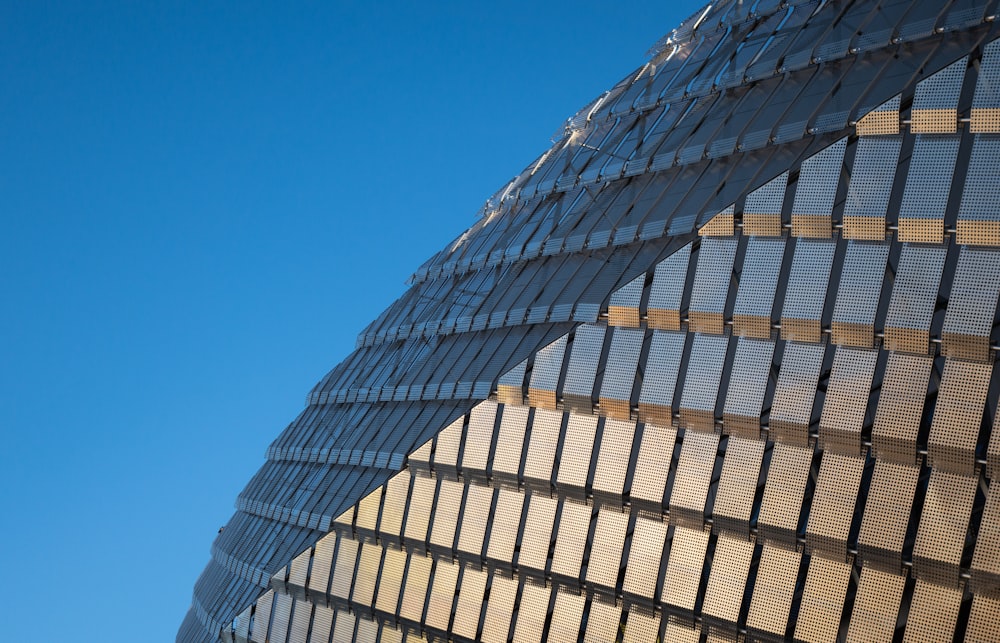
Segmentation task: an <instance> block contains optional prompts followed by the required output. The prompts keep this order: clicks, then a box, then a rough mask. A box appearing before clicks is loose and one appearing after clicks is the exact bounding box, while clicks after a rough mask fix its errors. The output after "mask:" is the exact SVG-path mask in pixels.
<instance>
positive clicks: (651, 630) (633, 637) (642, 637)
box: [622, 606, 660, 643]
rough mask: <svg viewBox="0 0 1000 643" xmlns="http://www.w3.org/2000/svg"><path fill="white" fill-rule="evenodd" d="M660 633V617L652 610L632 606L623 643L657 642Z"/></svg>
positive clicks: (626, 622) (623, 635)
mask: <svg viewBox="0 0 1000 643" xmlns="http://www.w3.org/2000/svg"><path fill="white" fill-rule="evenodd" d="M659 633H660V615H659V614H658V613H656V612H653V611H651V610H647V609H643V608H641V607H638V606H632V608H631V609H629V612H628V620H626V621H625V632H624V633H623V634H622V643H642V642H643V641H655V640H657V638H658V636H659Z"/></svg>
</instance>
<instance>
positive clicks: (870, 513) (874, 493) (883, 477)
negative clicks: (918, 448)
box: [858, 460, 920, 574]
mask: <svg viewBox="0 0 1000 643" xmlns="http://www.w3.org/2000/svg"><path fill="white" fill-rule="evenodd" d="M919 477H920V468H919V467H916V466H910V465H905V464H894V463H892V462H883V461H881V460H876V461H875V468H874V473H873V475H872V480H871V484H870V486H869V488H868V501H867V503H866V504H865V513H864V517H863V518H862V520H861V530H860V532H859V534H858V553H859V556H860V557H861V560H862V562H863V563H864V564H865V565H867V566H869V567H877V568H879V569H881V570H883V571H886V572H890V573H893V574H899V573H902V570H903V547H904V544H905V541H906V529H907V525H908V524H909V522H910V512H911V510H912V508H913V498H914V495H915V494H916V491H917V480H918V479H919Z"/></svg>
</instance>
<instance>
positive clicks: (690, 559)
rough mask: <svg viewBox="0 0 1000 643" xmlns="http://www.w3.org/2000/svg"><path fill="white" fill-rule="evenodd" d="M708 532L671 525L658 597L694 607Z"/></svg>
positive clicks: (669, 601)
mask: <svg viewBox="0 0 1000 643" xmlns="http://www.w3.org/2000/svg"><path fill="white" fill-rule="evenodd" d="M709 535H710V534H709V532H707V531H700V530H698V531H696V530H694V529H687V528H685V527H676V528H675V529H674V537H673V541H672V542H671V544H670V555H669V557H668V558H667V573H666V575H665V576H664V578H663V592H662V593H661V594H660V601H661V602H663V603H666V604H668V605H673V606H675V607H679V608H681V609H684V610H687V611H689V612H693V611H694V606H695V601H697V599H698V585H699V584H700V583H701V572H702V568H704V566H705V551H706V550H707V549H708V538H709Z"/></svg>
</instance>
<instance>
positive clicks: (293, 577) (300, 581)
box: [288, 549, 312, 599]
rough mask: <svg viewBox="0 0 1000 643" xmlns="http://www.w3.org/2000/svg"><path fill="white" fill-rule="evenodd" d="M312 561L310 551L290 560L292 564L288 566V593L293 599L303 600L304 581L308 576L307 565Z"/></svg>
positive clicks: (304, 593)
mask: <svg viewBox="0 0 1000 643" xmlns="http://www.w3.org/2000/svg"><path fill="white" fill-rule="evenodd" d="M311 559H312V550H311V549H307V550H305V551H304V552H302V553H301V554H299V555H298V556H296V557H295V558H293V559H292V564H291V565H289V566H288V592H289V593H290V594H292V596H294V597H295V598H302V599H305V596H306V592H305V587H306V580H307V578H308V576H309V563H310V562H311Z"/></svg>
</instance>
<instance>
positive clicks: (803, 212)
mask: <svg viewBox="0 0 1000 643" xmlns="http://www.w3.org/2000/svg"><path fill="white" fill-rule="evenodd" d="M846 149H847V139H846V138H842V139H840V140H838V141H837V142H836V143H834V144H833V145H830V146H829V147H826V148H824V149H823V150H821V151H819V152H817V153H816V154H813V155H812V156H810V157H809V158H807V159H806V160H804V161H802V165H801V167H800V168H799V180H798V182H797V183H796V184H795V200H794V202H793V203H792V235H793V236H796V237H813V238H818V239H828V238H830V231H831V227H832V226H831V221H830V217H831V215H832V213H833V202H834V200H835V199H836V197H837V185H838V184H839V182H840V173H841V166H842V165H843V163H844V151H845V150H846Z"/></svg>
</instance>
